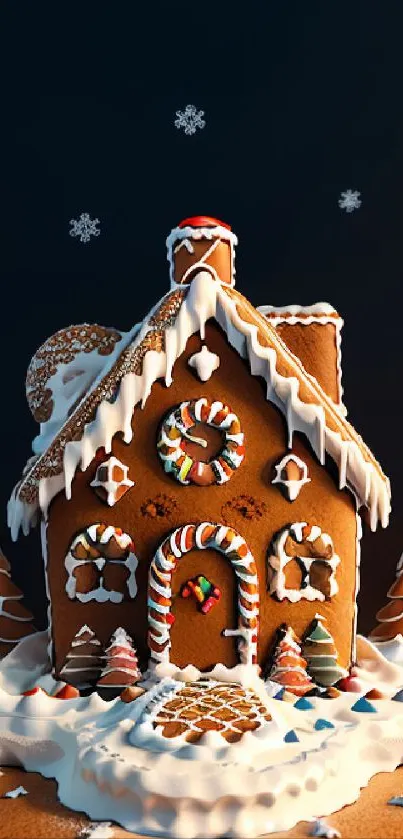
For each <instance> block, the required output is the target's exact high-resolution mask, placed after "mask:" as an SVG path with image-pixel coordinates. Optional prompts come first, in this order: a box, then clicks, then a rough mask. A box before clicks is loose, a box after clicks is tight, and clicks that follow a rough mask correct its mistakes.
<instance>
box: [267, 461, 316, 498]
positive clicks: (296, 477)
mask: <svg viewBox="0 0 403 839" xmlns="http://www.w3.org/2000/svg"><path fill="white" fill-rule="evenodd" d="M274 468H275V470H276V476H275V478H273V480H272V484H279V486H280V488H281V490H282V492H283V493H284V495H285V496H286V498H288V500H289V501H295V499H296V498H298V496H299V494H300V492H301V489H302V487H303V486H304V484H308V483H309V482H310V480H311V479H310V478H309V477H308V467H307V465H306V463H304V461H303V460H301V458H300V457H297V455H296V454H287V455H285V457H283V458H282V460H280V463H277V465H276V466H275V467H274Z"/></svg>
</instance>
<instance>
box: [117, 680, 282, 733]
mask: <svg viewBox="0 0 403 839" xmlns="http://www.w3.org/2000/svg"><path fill="white" fill-rule="evenodd" d="M157 697H158V698H157V699H154V701H153V702H152V703H151V705H150V707H149V708H148V712H147V717H148V720H147V721H148V722H149V723H150V724H151V725H152V728H153V729H154V731H155V732H156V735H158V736H161V737H164V738H166V739H168V740H170V739H174V738H177V737H182V739H183V740H185V741H186V742H187V743H198V742H199V741H200V740H202V738H203V737H204V736H205V735H206V734H207V733H208V732H217V733H218V734H219V735H221V737H222V738H223V739H224V740H225V741H226V742H227V743H237V742H239V741H240V740H241V738H242V736H243V735H244V734H245V733H246V732H255V731H257V730H258V729H259V728H261V727H262V726H267V724H268V723H271V722H272V716H271V714H270V713H269V711H268V709H267V707H266V706H265V704H264V703H263V702H262V700H261V699H260V698H259V697H258V696H257V695H256V694H255V693H254V692H253V690H251V689H249V688H245V687H241V686H240V685H239V684H236V683H233V684H232V683H228V684H223V683H222V682H215V681H214V680H211V681H210V680H205V681H203V680H201V681H198V682H188V683H186V684H184V685H181V684H179V683H174V687H173V688H171V689H170V691H169V693H168V694H165V693H162V696H161V695H160V696H158V695H157ZM140 722H141V720H140ZM143 722H145V719H143ZM140 736H141V732H140ZM134 739H136V733H134Z"/></svg>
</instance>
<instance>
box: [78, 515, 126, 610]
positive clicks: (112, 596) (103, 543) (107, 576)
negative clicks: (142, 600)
mask: <svg viewBox="0 0 403 839" xmlns="http://www.w3.org/2000/svg"><path fill="white" fill-rule="evenodd" d="M64 564H65V567H66V571H67V575H68V577H67V582H66V593H67V595H68V596H69V597H70V599H71V600H73V599H74V598H75V599H77V600H79V601H80V602H81V603H88V602H89V601H90V600H96V601H97V603H104V602H105V601H107V600H110V601H112V603H121V602H122V600H124V599H126V597H129V598H134V597H135V596H136V594H137V582H136V576H135V572H136V569H137V565H138V559H137V557H136V555H135V553H134V543H133V540H132V538H131V536H129V535H128V534H127V533H123V532H122V530H121V529H120V528H118V527H113V526H112V525H109V526H107V525H106V524H92V525H90V527H87V528H86V530H84V531H82V532H81V533H79V534H78V536H76V537H75V539H74V540H73V542H72V543H71V545H70V549H69V552H68V554H67V556H66V559H65V562H64Z"/></svg>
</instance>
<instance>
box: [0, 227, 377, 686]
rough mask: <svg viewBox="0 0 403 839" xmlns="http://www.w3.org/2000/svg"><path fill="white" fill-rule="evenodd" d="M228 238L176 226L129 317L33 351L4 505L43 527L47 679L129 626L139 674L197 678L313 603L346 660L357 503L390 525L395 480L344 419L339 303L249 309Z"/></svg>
mask: <svg viewBox="0 0 403 839" xmlns="http://www.w3.org/2000/svg"><path fill="white" fill-rule="evenodd" d="M236 245H237V238H236V236H235V234H234V233H233V232H232V230H231V228H230V227H229V226H228V225H227V224H224V223H223V222H220V221H218V220H216V219H212V218H209V217H194V218H189V219H186V220H185V221H183V222H181V223H180V224H179V225H178V226H177V227H176V228H175V229H174V230H172V232H171V233H170V235H169V236H168V239H167V249H168V261H169V268H170V289H169V290H168V291H167V293H166V294H165V296H164V297H163V298H162V300H160V301H159V302H158V303H157V304H156V305H155V306H154V307H153V308H152V310H151V311H150V312H149V313H148V315H147V316H146V317H145V318H144V320H143V321H142V322H141V323H138V324H136V325H135V326H134V327H133V328H132V329H131V330H130V331H129V332H126V333H124V332H120V331H118V330H116V329H109V328H103V327H100V326H97V325H96V326H91V325H88V324H84V325H82V326H72V327H70V328H68V329H65V330H62V331H60V332H58V333H56V334H55V335H54V336H52V337H51V338H50V339H49V340H48V341H46V343H45V344H44V345H43V346H42V347H41V348H40V349H39V350H38V352H37V353H36V355H35V356H34V358H33V360H32V361H31V364H30V366H29V369H28V374H27V397H28V403H29V406H30V409H31V411H32V413H33V415H34V417H35V419H36V420H37V421H38V422H39V423H40V433H39V435H38V437H36V439H35V440H34V443H33V452H34V456H33V457H32V458H30V460H29V462H28V464H27V467H26V469H25V472H24V474H23V476H22V479H21V480H20V482H19V483H18V484H17V486H16V487H15V489H14V491H13V494H12V497H11V499H10V502H9V510H8V513H9V524H10V527H11V530H12V535H13V538H14V539H16V538H17V534H18V532H19V530H20V528H21V529H22V530H23V531H24V532H27V531H28V530H29V528H30V526H31V525H32V524H34V523H35V522H37V521H38V520H40V522H41V531H42V545H43V556H44V562H45V569H46V582H47V590H48V598H49V632H50V641H51V651H52V659H53V665H54V670H55V673H56V674H57V675H59V674H60V672H61V670H62V669H63V667H65V668H66V661H68V656H69V654H70V655H71V645H72V643H73V642H74V639H75V638H77V636H78V637H79V636H80V632H81V631H82V629H83V628H85V632H90V633H91V636H89V635H88V638H87V635H86V645H87V646H86V651H85V655H86V656H87V657H88V650H89V647H88V644H90V643H92V642H93V643H94V644H95V645H96V646H97V645H98V646H97V649H96V656H95V657H96V658H97V656H98V658H97V660H98V661H99V655H98V653H99V644H100V645H101V647H103V648H105V647H107V645H108V643H109V642H110V638H111V636H112V635H113V633H114V632H115V630H116V629H117V628H118V627H123V628H124V630H125V631H126V632H127V633H129V635H130V636H131V637H132V638H133V639H134V640H135V644H136V648H137V651H138V655H139V661H140V663H141V664H142V666H143V667H144V666H146V665H147V664H148V665H149V666H150V667H154V668H160V672H169V668H170V667H172V666H174V667H175V668H179V667H180V668H184V667H186V666H187V665H188V664H192V665H194V666H195V667H197V668H199V670H202V671H208V670H209V669H211V668H212V667H214V665H216V664H217V663H222V664H223V665H225V666H226V667H228V668H232V667H234V666H235V665H237V664H238V663H239V661H241V662H242V663H243V664H249V665H250V664H252V665H253V664H255V663H258V664H260V665H263V664H264V662H265V660H266V659H267V655H268V653H269V651H270V649H271V647H272V645H273V640H274V638H275V636H276V632H277V629H278V627H279V626H280V625H284V624H286V625H290V626H292V628H293V631H294V632H295V633H296V635H297V636H300V637H301V636H303V635H304V634H306V632H307V629H308V627H309V626H311V625H312V622H313V621H314V620H315V618H316V616H317V613H318V611H320V613H321V616H322V617H323V618H325V619H326V621H327V627H328V630H329V632H330V633H331V635H332V636H333V639H334V643H335V646H336V648H337V652H338V657H339V665H340V667H341V668H348V667H349V666H350V664H351V662H352V660H353V659H354V640H355V632H356V597H357V591H358V586H359V560H360V550H359V549H360V535H361V524H360V516H359V511H360V510H361V508H362V509H365V510H366V518H367V520H368V523H369V525H370V527H371V528H372V529H375V528H376V526H377V524H378V523H380V524H381V525H382V526H383V527H385V526H386V525H387V523H388V517H389V511H390V487H389V482H388V479H387V478H386V477H385V475H384V474H383V472H382V469H381V467H380V465H379V464H378V463H377V461H376V459H375V458H374V456H373V455H372V453H371V452H370V450H369V449H368V448H367V446H366V445H365V443H364V442H363V440H362V438H361V437H360V436H359V435H358V433H357V432H356V431H355V430H354V428H353V427H352V426H351V424H350V423H349V422H348V421H347V419H346V410H345V407H344V405H343V402H342V386H341V350H340V331H341V326H342V320H341V318H340V316H339V315H338V314H337V312H336V311H335V310H334V309H333V308H332V307H331V306H329V305H328V304H325V303H319V304H317V305H314V306H308V307H302V306H287V307H284V308H275V307H272V306H262V307H260V308H255V307H254V306H253V305H252V304H251V303H250V302H249V301H248V300H247V299H246V298H245V297H244V296H243V295H242V294H241V293H240V291H238V290H237V289H236V288H235V265H234V258H235V247H236ZM240 284H241V285H242V282H241V283H240ZM91 639H92V640H91ZM74 643H79V641H76V642H74ZM87 664H88V661H87ZM99 666H100V665H99ZM94 670H96V667H95V668H94ZM64 672H66V669H65V671H64ZM94 678H95V675H94Z"/></svg>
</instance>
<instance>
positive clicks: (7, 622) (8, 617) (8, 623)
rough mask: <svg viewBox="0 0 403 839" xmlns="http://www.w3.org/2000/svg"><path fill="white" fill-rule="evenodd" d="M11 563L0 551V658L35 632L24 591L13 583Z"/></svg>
mask: <svg viewBox="0 0 403 839" xmlns="http://www.w3.org/2000/svg"><path fill="white" fill-rule="evenodd" d="M10 570H11V569H10V563H9V562H8V560H7V559H6V557H5V556H4V554H3V552H2V551H1V550H0V658H4V656H5V655H7V653H10V652H11V650H13V649H14V647H16V645H17V644H18V643H19V641H22V640H23V638H27V637H28V635H32V633H34V632H35V627H34V626H33V624H32V621H33V617H32V614H31V612H29V611H28V609H26V608H25V606H23V604H22V602H21V601H22V599H23V594H22V591H20V589H19V588H18V587H17V586H16V585H15V584H14V583H13V582H12V579H11V574H10Z"/></svg>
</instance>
